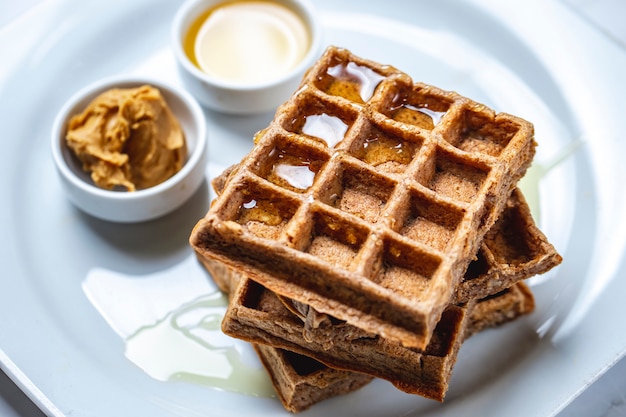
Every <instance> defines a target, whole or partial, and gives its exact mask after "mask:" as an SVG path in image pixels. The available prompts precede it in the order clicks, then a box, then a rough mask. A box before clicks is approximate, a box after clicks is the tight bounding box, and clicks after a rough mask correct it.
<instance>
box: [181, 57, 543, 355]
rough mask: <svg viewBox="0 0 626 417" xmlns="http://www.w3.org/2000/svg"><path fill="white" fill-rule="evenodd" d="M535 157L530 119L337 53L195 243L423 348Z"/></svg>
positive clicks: (277, 124) (271, 130)
mask: <svg viewBox="0 0 626 417" xmlns="http://www.w3.org/2000/svg"><path fill="white" fill-rule="evenodd" d="M368 87H369V88H368ZM534 152H535V141H534V132H533V126H532V124H530V123H529V122H527V121H525V120H523V119H520V118H518V117H514V116H512V115H509V114H506V113H495V112H494V111H493V110H491V109H489V108H488V107H486V106H485V105H483V104H480V103H477V102H474V101H472V100H470V99H468V98H465V97H463V96H461V95H459V94H457V93H454V92H449V91H444V90H441V89H439V88H436V87H433V86H429V85H426V84H423V83H419V82H413V80H412V79H411V78H410V77H409V76H408V75H407V74H404V73H402V72H400V71H398V70H397V69H395V68H393V67H391V66H386V65H380V64H378V63H375V62H372V61H368V60H365V59H362V58H359V57H357V56H355V55H353V54H351V53H350V52H349V51H347V50H345V49H340V48H335V47H329V48H328V49H327V51H326V52H325V53H324V55H323V56H322V57H321V58H320V59H319V60H318V62H317V63H316V64H315V65H314V66H313V67H312V68H311V69H310V70H309V71H308V72H307V74H306V75H305V77H304V78H303V81H302V85H301V87H300V88H299V89H298V90H297V91H296V92H295V93H294V94H293V95H292V97H291V98H290V99H289V100H288V101H287V102H285V103H284V104H283V105H282V106H280V107H279V108H278V110H277V112H276V114H275V117H274V119H273V120H272V122H271V123H270V125H269V126H268V127H267V128H266V129H264V130H263V131H261V132H259V134H258V135H257V136H256V138H255V146H254V148H253V149H252V151H251V152H250V153H249V154H248V155H247V156H246V157H244V159H243V160H242V161H241V163H240V165H239V167H238V168H237V169H236V170H234V172H233V173H232V174H231V176H230V179H229V181H228V182H227V184H226V187H225V188H224V191H223V193H222V194H221V195H220V196H219V197H218V198H217V199H216V200H215V201H214V203H213V204H212V206H211V208H210V210H209V211H208V213H207V214H206V216H205V217H204V218H203V219H201V220H200V221H199V222H198V224H197V225H196V227H195V228H194V230H193V232H192V234H191V237H190V243H191V245H192V246H193V247H194V249H195V250H196V251H198V252H199V253H200V254H201V256H204V257H209V258H212V259H215V260H218V261H220V262H223V263H225V264H227V265H228V266H231V267H233V268H235V269H236V270H238V271H240V272H241V273H244V274H245V275H246V276H249V277H250V278H251V279H253V280H255V281H257V282H259V283H261V284H263V285H264V286H265V287H267V288H269V289H271V290H272V291H274V292H276V293H277V294H281V295H283V296H285V297H288V298H292V299H294V300H297V301H298V302H301V303H304V304H306V305H310V306H311V307H313V308H314V309H315V310H317V311H320V312H322V313H327V314H329V315H331V316H333V317H336V318H338V319H340V320H344V321H346V322H348V323H351V324H353V325H354V326H359V327H361V328H362V329H364V330H366V331H368V332H372V333H376V334H378V335H381V336H382V337H384V338H385V339H389V340H394V341H397V342H400V343H402V344H404V345H405V346H409V347H416V348H420V349H424V348H426V346H427V345H428V344H429V340H430V336H431V334H432V333H433V330H434V328H435V325H436V324H437V322H438V321H439V318H440V317H441V315H442V313H443V311H444V310H445V309H446V307H447V306H448V305H449V304H450V302H451V301H452V300H453V299H454V294H455V290H456V288H457V284H458V283H459V282H460V280H461V278H462V277H463V275H464V274H465V271H466V270H467V268H468V266H469V263H470V262H471V261H472V259H473V258H474V257H475V255H476V253H477V251H478V249H479V246H480V244H481V242H482V241H483V237H484V236H485V234H486V233H487V231H488V230H489V229H490V228H491V227H492V226H493V224H494V223H495V221H496V220H497V218H498V216H499V215H500V213H501V212H502V210H503V208H504V206H505V204H506V201H507V199H508V198H509V195H510V194H511V192H512V190H513V188H514V186H515V184H516V183H517V181H518V180H519V179H520V178H521V177H522V176H523V174H524V173H525V171H526V169H527V167H528V166H529V165H530V163H531V160H532V158H533V156H534ZM303 167H304V168H305V169H306V171H307V172H304V171H303V170H302V168H303Z"/></svg>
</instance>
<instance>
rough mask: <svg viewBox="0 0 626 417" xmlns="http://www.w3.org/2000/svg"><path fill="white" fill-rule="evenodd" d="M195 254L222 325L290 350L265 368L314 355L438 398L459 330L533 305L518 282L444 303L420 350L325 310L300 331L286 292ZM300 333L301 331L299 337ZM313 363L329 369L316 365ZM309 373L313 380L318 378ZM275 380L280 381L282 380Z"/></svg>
mask: <svg viewBox="0 0 626 417" xmlns="http://www.w3.org/2000/svg"><path fill="white" fill-rule="evenodd" d="M201 261H202V262H203V264H204V265H205V267H206V268H207V270H208V271H209V272H210V273H211V275H212V276H213V277H214V280H215V281H216V283H217V284H218V286H219V287H220V288H222V289H229V290H230V291H231V292H230V296H231V300H230V303H229V307H228V309H227V312H226V314H225V317H224V320H223V322H222V329H223V330H224V332H225V333H226V334H229V335H231V336H233V337H237V338H240V339H243V340H247V341H249V342H252V343H253V344H255V345H258V346H263V348H261V351H263V350H265V351H266V354H268V353H267V350H268V349H269V348H270V347H271V348H274V349H276V350H286V351H288V352H291V353H289V354H288V355H285V354H280V353H274V354H273V355H274V356H273V360H274V361H275V360H276V359H277V356H275V355H282V361H283V363H282V365H280V366H278V365H277V364H276V363H273V365H274V366H276V367H277V368H278V369H273V368H272V367H271V366H270V365H272V364H267V363H266V364H265V366H266V367H267V368H268V371H269V372H270V374H272V373H273V372H279V373H284V372H287V371H286V370H285V369H284V368H285V367H289V366H296V365H295V364H294V363H293V361H295V360H301V361H305V363H307V364H308V365H307V366H311V367H313V365H315V362H311V363H309V362H308V361H310V360H311V359H314V360H315V361H316V362H320V363H321V364H323V365H324V366H326V367H330V368H332V369H333V370H336V371H337V372H339V371H353V372H357V373H358V374H365V375H370V376H373V377H378V378H383V379H386V380H388V381H390V382H391V383H392V384H393V385H395V386H396V387H398V388H399V389H401V390H403V391H405V392H408V393H412V394H418V395H422V396H424V397H427V398H431V399H435V400H439V401H442V400H443V398H444V396H445V393H446V391H447V387H448V382H449V379H450V376H451V374H452V369H453V366H454V363H455V361H456V355H457V352H458V349H459V348H460V346H461V344H462V342H463V340H464V339H465V338H466V337H469V335H471V334H474V333H476V332H478V331H481V330H482V329H484V328H486V327H492V326H497V325H500V324H503V323H505V322H508V321H511V320H513V319H515V318H517V317H519V316H521V315H523V314H527V313H529V312H531V311H532V310H533V309H534V300H533V296H532V293H531V292H530V290H529V289H528V288H527V287H526V286H525V285H524V284H523V283H518V284H516V285H514V286H513V287H511V288H510V289H506V290H505V291H503V292H501V293H499V294H496V295H494V296H490V297H487V298H485V299H482V300H479V301H477V302H475V303H474V302H470V303H468V304H465V305H463V306H456V305H451V306H448V308H447V309H446V310H445V311H444V314H443V315H442V319H441V320H440V322H439V323H438V324H437V327H436V329H435V332H434V334H433V337H432V338H431V341H430V343H429V345H428V347H427V348H426V350H425V351H420V350H418V349H413V348H406V347H403V346H401V345H400V344H398V343H394V342H390V341H388V340H385V339H383V338H380V337H378V336H377V335H373V334H367V333H364V332H363V331H362V330H360V329H358V328H354V327H353V326H351V325H349V324H346V323H345V322H339V321H337V320H334V319H332V318H329V317H326V319H327V320H326V322H325V323H324V324H321V325H318V326H314V327H311V328H309V329H308V331H307V329H306V328H305V320H306V319H305V317H303V316H302V315H301V314H300V313H299V312H297V311H295V312H294V310H293V309H292V308H290V306H288V304H286V302H285V301H286V300H285V299H281V297H279V296H277V295H276V294H274V293H273V292H271V291H269V290H267V289H265V288H264V287H262V286H261V285H260V284H258V283H256V282H254V281H252V280H249V279H246V278H244V277H242V276H241V275H240V274H238V273H237V272H236V271H234V270H232V269H231V268H228V267H224V266H223V265H220V264H219V263H218V262H216V261H212V260H206V259H201ZM307 332H308V335H307V336H303V335H304V334H305V333H307ZM257 350H258V348H257ZM261 354H262V352H261ZM298 355H300V356H303V357H305V358H307V359H304V358H301V357H300V356H298ZM261 359H262V360H263V357H261ZM284 362H288V363H284ZM264 363H265V362H264ZM290 363H291V365H290ZM314 369H317V370H320V369H324V371H325V372H331V371H326V370H325V368H324V367H322V368H319V367H317V365H316V366H315V367H314ZM293 372H295V373H291V374H290V375H291V381H292V382H294V381H295V380H298V378H296V375H298V372H297V371H293ZM333 375H334V374H333ZM301 376H302V377H303V375H301ZM334 377H337V375H334ZM343 377H346V375H343V376H342V378H343ZM280 378H284V376H283V377H280ZM294 378H295V379H294ZM312 378H313V380H315V381H317V382H318V383H319V382H320V381H319V379H318V378H317V377H312ZM329 378H330V377H329ZM331 380H334V379H332V378H331ZM359 381H361V380H360V379H359ZM282 383H285V381H284V380H282ZM343 386H344V387H345V385H343ZM355 389H356V388H355ZM277 390H279V391H280V390H285V391H286V392H288V393H291V392H292V388H285V387H282V388H281V386H280V385H279V386H277ZM286 407H287V405H286Z"/></svg>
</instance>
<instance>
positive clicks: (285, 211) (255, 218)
mask: <svg viewBox="0 0 626 417" xmlns="http://www.w3.org/2000/svg"><path fill="white" fill-rule="evenodd" d="M257 187H259V186H258V185H257V186H252V187H249V188H245V189H244V190H242V201H241V204H240V206H239V209H238V211H237V219H236V221H237V223H239V224H241V225H242V226H243V227H244V228H245V229H246V230H247V231H248V232H250V233H252V234H254V235H255V236H258V237H261V238H265V239H272V240H276V239H278V238H279V237H280V235H281V234H282V232H283V230H284V229H285V226H286V225H287V223H288V222H289V220H290V219H291V218H292V217H293V215H294V213H295V212H296V209H297V202H296V201H295V200H292V199H289V198H287V197H286V196H283V195H282V194H279V193H276V192H275V191H274V190H271V189H260V188H257Z"/></svg>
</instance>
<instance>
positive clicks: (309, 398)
mask: <svg viewBox="0 0 626 417" xmlns="http://www.w3.org/2000/svg"><path fill="white" fill-rule="evenodd" d="M253 346H254V349H255V351H256V353H257V355H258V356H259V359H260V360H261V362H262V363H263V366H264V367H265V369H267V371H268V374H269V376H270V378H271V380H272V384H273V385H274V388H275V390H276V393H277V395H278V398H279V399H280V402H281V403H282V404H283V407H285V409H287V410H289V411H291V412H293V413H297V412H300V411H303V410H306V409H307V408H309V407H311V406H312V405H314V404H317V403H319V402H320V401H323V400H326V399H328V398H332V397H336V396H338V395H343V394H348V393H350V392H353V391H356V390H358V389H359V388H361V387H363V386H364V385H366V384H368V383H369V382H370V381H372V379H374V378H373V377H372V376H369V375H366V374H361V373H358V372H350V371H343V370H340V369H333V368H330V367H328V366H326V365H324V364H323V363H321V362H318V361H316V360H315V359H312V358H309V357H308V356H304V355H300V354H298V353H295V352H290V351H288V350H284V349H277V348H274V347H272V346H267V345H259V344H253Z"/></svg>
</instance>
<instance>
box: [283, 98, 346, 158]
mask: <svg viewBox="0 0 626 417" xmlns="http://www.w3.org/2000/svg"><path fill="white" fill-rule="evenodd" d="M295 107H296V110H295V111H294V114H291V115H290V117H286V118H285V121H284V122H283V128H284V129H285V130H287V131H289V132H293V133H297V134H301V135H305V136H306V137H307V138H309V139H312V140H314V141H316V142H318V143H320V144H322V145H324V146H326V147H328V148H330V149H333V148H335V147H336V146H337V145H338V144H339V143H341V142H342V141H343V139H344V137H345V136H346V133H347V132H348V129H349V128H350V126H351V125H352V124H353V123H354V121H355V119H356V114H355V113H354V112H353V111H350V110H349V109H347V108H342V107H340V106H337V105H334V104H331V103H327V102H324V101H321V100H319V99H316V98H313V97H312V96H308V99H305V100H303V107H301V106H295Z"/></svg>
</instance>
